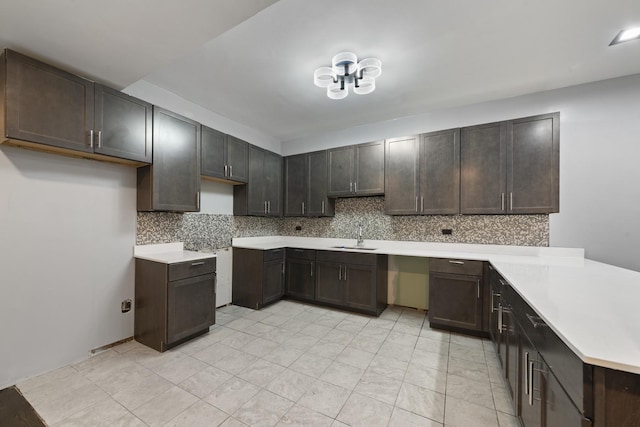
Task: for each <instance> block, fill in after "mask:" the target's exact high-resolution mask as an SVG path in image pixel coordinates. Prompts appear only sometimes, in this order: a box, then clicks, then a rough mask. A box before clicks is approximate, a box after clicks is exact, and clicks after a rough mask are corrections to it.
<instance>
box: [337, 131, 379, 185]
mask: <svg viewBox="0 0 640 427" xmlns="http://www.w3.org/2000/svg"><path fill="white" fill-rule="evenodd" d="M328 156H329V158H328V173H329V176H328V187H329V188H328V196H329V197H354V196H380V195H384V141H376V142H368V143H365V144H359V145H352V146H348V147H340V148H333V149H331V150H328Z"/></svg>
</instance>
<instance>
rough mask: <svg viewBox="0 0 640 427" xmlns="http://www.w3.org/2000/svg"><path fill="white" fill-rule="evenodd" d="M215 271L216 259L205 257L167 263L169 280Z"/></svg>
mask: <svg viewBox="0 0 640 427" xmlns="http://www.w3.org/2000/svg"><path fill="white" fill-rule="evenodd" d="M215 271H216V259H215V258H205V259H198V260H193V261H187V262H180V263H177V264H169V281H170V282H171V281H174V280H180V279H186V278H188V277H195V276H202V275H203V274H210V273H214V272H215Z"/></svg>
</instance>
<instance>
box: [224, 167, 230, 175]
mask: <svg viewBox="0 0 640 427" xmlns="http://www.w3.org/2000/svg"><path fill="white" fill-rule="evenodd" d="M228 170H229V166H227V165H224V176H228V173H227V172H228Z"/></svg>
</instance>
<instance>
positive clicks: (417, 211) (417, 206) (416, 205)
mask: <svg viewBox="0 0 640 427" xmlns="http://www.w3.org/2000/svg"><path fill="white" fill-rule="evenodd" d="M416 212H418V196H416Z"/></svg>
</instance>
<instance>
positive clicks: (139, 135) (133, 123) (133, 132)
mask: <svg viewBox="0 0 640 427" xmlns="http://www.w3.org/2000/svg"><path fill="white" fill-rule="evenodd" d="M152 119H153V106H152V105H151V104H149V103H148V102H144V101H142V100H140V99H137V98H134V97H132V96H129V95H127V94H126V93H122V92H120V91H117V90H115V89H111V88H108V87H106V86H102V85H99V84H97V83H96V84H95V129H94V132H96V134H95V143H94V147H95V148H94V151H95V152H96V153H100V154H105V155H108V156H113V157H120V158H123V159H129V160H137V161H140V162H146V163H151V161H152V155H153V150H152V147H153V144H152V138H153V132H152V126H153V122H152Z"/></svg>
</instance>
